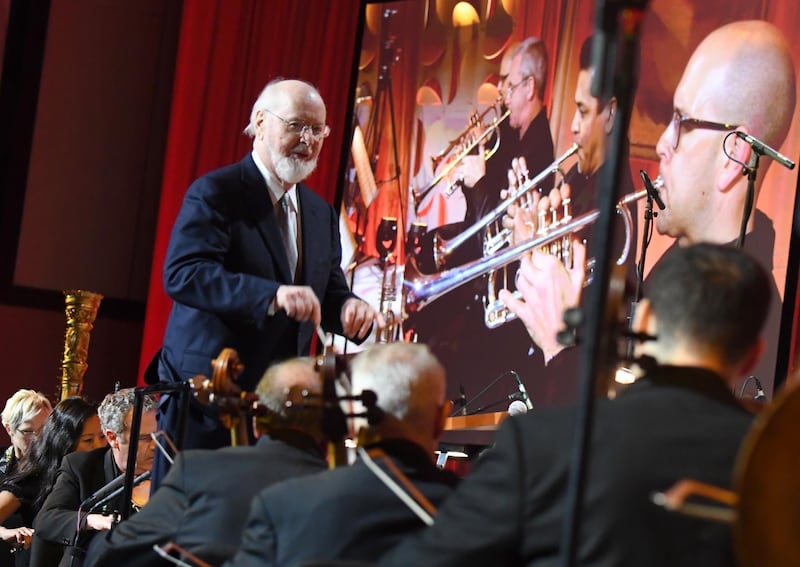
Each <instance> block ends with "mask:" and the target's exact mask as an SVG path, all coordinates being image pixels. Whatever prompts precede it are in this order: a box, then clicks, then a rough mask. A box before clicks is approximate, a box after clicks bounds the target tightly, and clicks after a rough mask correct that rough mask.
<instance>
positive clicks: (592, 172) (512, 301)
mask: <svg viewBox="0 0 800 567" xmlns="http://www.w3.org/2000/svg"><path fill="white" fill-rule="evenodd" d="M591 52H592V38H591V37H588V38H586V39H585V40H584V42H583V44H582V46H581V50H580V58H579V67H580V70H579V71H578V78H577V82H576V85H575V107H576V108H575V114H574V116H573V118H572V124H571V126H570V129H571V131H572V135H573V139H574V141H575V143H576V144H577V145H578V146H579V148H578V151H577V156H578V161H577V162H576V163H575V165H573V166H572V168H570V170H569V171H568V172H567V173H566V175H565V176H564V183H563V184H562V185H561V186H560V187H559V188H554V189H553V190H552V191H551V192H550V193H549V194H548V195H545V196H540V195H538V194H536V193H534V194H533V195H532V197H531V199H530V200H529V202H528V203H527V206H526V207H524V208H523V207H520V206H517V205H511V206H510V207H509V209H508V213H507V215H506V216H505V217H504V219H503V226H504V227H505V228H507V229H511V230H512V231H513V232H512V234H513V236H512V240H513V242H512V243H514V244H516V243H519V242H522V241H525V240H529V239H531V238H533V237H534V236H535V234H536V232H537V231H539V230H540V229H541V228H543V227H542V226H540V225H541V224H542V223H541V220H540V219H541V216H540V214H539V213H540V212H544V213H545V215H544V216H545V218H547V219H548V222H549V221H551V220H552V213H551V210H553V211H555V212H556V215H560V216H561V217H563V214H564V211H565V210H568V211H569V214H571V215H572V217H573V218H574V217H577V216H580V215H582V214H584V213H587V212H590V211H591V210H592V209H594V208H595V207H596V205H595V200H596V193H595V190H596V186H597V180H598V179H599V178H600V177H601V175H602V172H603V171H604V167H605V166H606V163H607V161H606V157H607V148H608V141H609V138H610V136H611V131H612V129H613V127H614V122H615V120H616V118H617V99H616V97H613V96H612V97H611V98H609V99H602V98H597V97H594V96H592V94H591V84H592V78H593V76H594V67H593V66H592V59H591ZM622 159H623V163H624V164H625V165H624V167H623V168H622V170H623V171H622V183H623V187H624V190H623V192H622V193H623V194H628V193H631V192H632V191H633V182H632V180H631V176H630V171H629V168H628V166H627V164H628V152H627V144H625V151H624V152H623V155H622ZM528 171H529V168H528V164H527V163H526V162H525V159H524V157H521V158H518V159H515V160H514V161H513V163H512V169H511V170H510V171H509V172H508V183H509V187H514V186H515V185H516V184H517V183H519V181H520V179H521V178H522V179H524V178H525V177H527V175H528ZM502 196H503V197H504V198H505V197H506V196H507V192H504V193H503V194H502ZM565 204H566V206H565ZM623 226H624V225H623V224H622V223H617V226H616V228H618V230H617V231H616V233H615V245H614V247H613V248H612V249H613V250H614V251H615V252H614V253H615V254H618V253H619V251H620V250H622V249H623V247H624V246H625V242H624V241H623V240H624V238H625V237H626V235H624V234H623V230H621V229H622V228H623ZM634 226H635V225H634ZM635 234H636V231H635V230H631V232H630V234H628V235H627V238H628V245H629V246H630V251H629V253H628V257H627V259H626V265H627V266H628V268H629V269H628V275H629V277H630V278H633V276H634V271H633V266H634V257H635V254H634V251H635V247H636V238H635ZM570 254H571V261H570V264H571V266H575V268H573V269H571V270H570V271H567V270H562V271H561V272H558V273H553V274H548V275H549V276H550V277H552V278H553V279H554V281H552V282H549V281H545V279H544V277H538V274H539V270H536V273H537V277H531V278H530V280H529V279H528V277H526V276H529V275H530V274H531V273H532V271H533V267H532V266H531V262H533V261H536V262H545V263H549V262H551V261H552V262H556V263H559V264H560V262H559V260H558V259H557V258H556V257H555V256H550V255H547V254H541V255H539V254H536V255H534V259H531V257H530V256H529V255H526V257H525V258H524V259H523V260H522V267H521V268H520V270H519V272H518V274H520V275H518V276H517V278H516V286H517V289H518V290H519V291H520V292H521V293H523V295H524V296H525V297H535V298H536V299H535V301H532V302H531V303H535V304H536V305H535V307H534V306H531V307H530V308H529V309H524V308H523V307H521V306H524V305H525V304H524V302H523V301H522V300H520V299H518V298H514V297H513V296H512V295H511V294H510V293H509V292H506V291H502V292H501V294H500V297H499V298H500V299H501V300H502V301H503V302H504V303H505V304H506V306H507V307H508V308H509V309H510V310H511V311H512V312H513V313H514V314H516V315H517V316H519V318H520V319H521V320H522V321H523V323H525V326H526V328H527V330H528V333H529V334H530V335H531V338H532V339H533V342H534V343H535V344H536V345H538V347H539V349H540V352H541V354H542V357H543V365H544V366H548V367H549V368H547V369H544V368H542V369H541V370H539V371H538V372H537V373H536V378H535V380H534V381H533V383H532V384H531V386H530V388H531V390H533V391H534V394H533V396H534V397H535V398H536V399H538V400H540V401H541V402H542V403H546V404H552V403H561V402H564V401H567V400H570V399H572V398H574V392H575V390H574V388H575V384H576V382H575V375H576V373H577V357H560V358H559V359H558V360H557V361H554V360H553V359H554V357H555V355H556V354H558V353H559V352H560V351H561V350H562V349H563V348H564V347H563V346H562V345H560V344H559V343H558V342H557V341H556V338H555V333H551V332H549V330H548V331H544V330H543V325H541V324H539V323H538V321H535V320H534V319H538V320H541V319H542V318H545V317H548V318H549V315H551V314H553V313H552V312H553V311H556V312H557V313H555V315H556V316H557V317H558V320H559V328H560V327H561V312H562V310H563V309H562V306H563V305H565V304H567V305H577V302H578V299H579V297H580V290H581V287H582V282H583V265H584V262H585V258H586V251H585V248H584V247H583V246H573V248H572V251H571V253H570ZM542 256H543V257H542ZM578 266H580V269H578ZM551 363H552V364H551Z"/></svg>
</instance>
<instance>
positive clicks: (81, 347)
mask: <svg viewBox="0 0 800 567" xmlns="http://www.w3.org/2000/svg"><path fill="white" fill-rule="evenodd" d="M64 298H65V302H66V315H67V332H66V334H65V335H64V358H63V360H62V361H61V399H62V400H63V399H65V398H69V397H70V396H80V395H81V393H82V392H83V375H84V374H85V373H86V369H87V368H89V365H88V364H87V363H86V359H87V358H88V357H89V335H90V334H91V332H92V329H93V328H94V320H95V319H96V318H97V309H98V308H99V307H100V302H101V301H102V300H103V296H102V295H101V294H99V293H94V292H91V291H85V290H81V289H69V290H64Z"/></svg>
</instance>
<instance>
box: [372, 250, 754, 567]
mask: <svg viewBox="0 0 800 567" xmlns="http://www.w3.org/2000/svg"><path fill="white" fill-rule="evenodd" d="M648 290H649V292H648V297H647V298H646V299H644V300H643V301H642V303H641V304H640V306H639V308H638V309H637V310H636V317H635V321H634V329H635V330H637V331H640V332H644V333H647V334H649V335H652V336H654V337H655V339H654V340H652V341H648V342H645V343H643V344H641V345H640V346H639V347H638V350H637V355H639V356H641V357H644V356H646V357H649V359H645V360H649V362H650V364H649V365H647V366H648V370H647V372H646V375H645V376H644V377H643V378H640V379H639V381H637V382H636V383H635V384H633V385H632V386H630V387H629V388H628V389H627V390H625V391H623V392H622V393H620V394H619V395H618V396H617V397H616V399H614V400H601V401H599V402H598V403H597V405H596V408H595V409H596V411H595V416H594V421H593V430H592V437H591V442H590V443H591V444H590V447H591V449H590V460H589V463H588V471H589V472H588V477H587V485H586V491H585V498H584V504H583V507H582V523H581V531H580V537H579V539H578V543H577V546H578V547H577V550H576V551H577V553H576V558H577V562H578V564H580V565H592V566H609V567H610V566H626V567H627V566H631V567H634V566H635V567H640V566H642V565H647V566H648V567H660V566H664V567H667V566H669V567H674V566H676V565H680V566H682V567H692V566H698V567H700V566H703V567H709V566H716V565H729V564H732V558H731V557H730V554H731V546H730V543H731V542H730V537H729V536H730V534H729V527H728V526H726V525H723V524H718V523H715V522H709V521H705V520H697V519H690V518H687V517H685V516H681V515H679V514H674V513H671V512H667V511H665V510H662V509H660V508H658V507H656V506H655V505H654V504H653V503H652V502H651V500H650V498H651V495H652V493H653V492H654V491H662V490H665V489H668V488H669V487H670V486H672V485H673V484H674V483H675V482H676V481H677V480H679V479H682V478H685V477H690V478H696V479H698V480H701V481H705V482H709V483H712V484H715V485H719V486H730V484H731V475H732V470H733V465H734V461H735V459H736V456H737V452H738V449H739V445H740V442H741V440H742V438H743V437H744V435H745V433H746V432H747V430H748V428H749V426H750V424H751V421H752V416H751V415H750V414H748V413H747V412H746V411H745V410H744V409H743V408H742V407H740V406H739V404H738V401H737V400H736V398H735V397H734V396H733V394H732V393H731V390H732V388H733V386H734V384H735V383H736V380H738V379H739V377H740V376H742V375H744V374H746V373H747V372H749V371H750V369H751V368H753V366H754V364H755V363H756V361H757V359H758V356H759V355H760V353H761V351H762V349H763V339H761V338H760V336H759V335H760V330H761V329H762V327H763V323H764V320H765V318H766V314H767V309H768V305H769V295H770V276H769V274H768V273H767V272H766V271H765V270H764V269H763V268H762V267H761V266H759V264H758V263H757V262H756V261H755V260H753V259H752V258H750V257H749V256H747V255H746V254H745V253H743V252H741V251H739V250H736V249H734V248H731V247H726V246H720V245H712V244H699V245H695V246H691V247H687V248H678V249H675V250H672V251H671V252H669V253H668V254H667V255H666V256H665V257H664V258H662V260H661V261H660V262H659V264H658V265H657V266H656V267H655V268H654V270H653V272H652V274H651V276H650V282H649V286H648ZM575 426H576V412H575V410H574V409H573V408H558V409H555V408H548V409H543V410H539V411H537V412H533V413H528V414H525V415H521V416H518V417H512V418H509V419H507V420H506V421H505V422H504V423H503V425H502V426H501V427H500V429H499V430H498V432H497V434H496V438H495V446H494V447H493V448H492V449H490V450H489V451H487V452H485V453H484V454H483V455H482V457H481V460H479V461H478V463H477V465H476V467H475V469H474V470H473V471H472V472H471V473H470V475H469V476H468V477H467V479H466V480H465V481H464V482H463V483H462V485H461V486H460V488H459V489H458V490H457V491H456V493H454V494H453V495H452V496H451V497H450V498H449V499H448V501H447V503H446V504H445V506H444V507H443V508H442V509H441V510H440V512H439V515H438V516H437V518H436V523H435V524H434V526H433V527H432V528H430V529H427V530H424V531H423V532H422V533H421V534H419V537H416V538H414V539H413V540H409V541H408V542H405V543H404V544H401V546H399V547H398V548H397V549H395V550H394V552H393V553H391V554H390V556H388V557H386V558H385V560H384V561H381V563H380V565H381V566H384V565H385V566H393V565H403V566H406V565H425V566H428V567H433V566H441V565H454V566H455V565H458V566H459V567H464V566H468V565H494V566H500V565H515V566H518V565H530V566H533V565H537V566H538V565H542V566H544V565H555V564H558V563H559V562H560V561H559V559H560V554H561V551H562V550H561V549H560V548H559V545H560V541H561V539H560V536H561V530H562V524H563V515H564V505H565V502H564V498H565V492H566V488H567V478H568V469H569V466H570V457H571V455H572V451H571V450H570V447H571V444H572V443H573V438H574V430H575Z"/></svg>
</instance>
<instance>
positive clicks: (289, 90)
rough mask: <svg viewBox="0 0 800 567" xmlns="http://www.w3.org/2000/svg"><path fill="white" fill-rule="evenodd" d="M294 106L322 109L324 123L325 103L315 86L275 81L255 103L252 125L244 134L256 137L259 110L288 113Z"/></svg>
mask: <svg viewBox="0 0 800 567" xmlns="http://www.w3.org/2000/svg"><path fill="white" fill-rule="evenodd" d="M293 104H297V105H310V106H313V107H315V108H321V109H322V113H323V122H324V116H325V102H324V101H323V100H322V96H321V95H320V94H319V91H318V90H317V89H316V87H314V85H312V84H311V83H307V82H305V81H301V80H298V79H275V80H273V81H270V82H269V83H268V84H267V86H266V87H264V90H262V91H261V94H260V95H258V98H257V99H256V101H255V103H253V109H252V110H251V111H250V123H249V124H248V125H247V127H246V128H245V129H244V133H245V134H247V135H248V136H250V137H251V138H253V137H255V135H256V129H255V122H256V113H257V112H258V111H259V110H264V109H266V108H268V109H270V110H271V111H272V112H275V113H277V114H281V113H282V112H283V113H287V112H288V111H289V110H290V107H291V105H293Z"/></svg>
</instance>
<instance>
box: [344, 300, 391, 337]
mask: <svg viewBox="0 0 800 567" xmlns="http://www.w3.org/2000/svg"><path fill="white" fill-rule="evenodd" d="M373 323H375V324H376V325H378V328H380V329H383V328H384V327H385V326H386V321H385V320H384V318H383V315H381V314H380V313H378V311H376V310H375V309H373V308H372V306H371V305H370V304H369V303H367V302H366V301H363V300H361V299H358V298H357V297H351V298H350V299H348V300H347V301H345V302H344V305H343V306H342V329H343V330H344V335H345V336H346V337H349V338H351V339H363V338H364V337H366V336H367V333H369V329H370V327H371V326H372V324H373Z"/></svg>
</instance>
